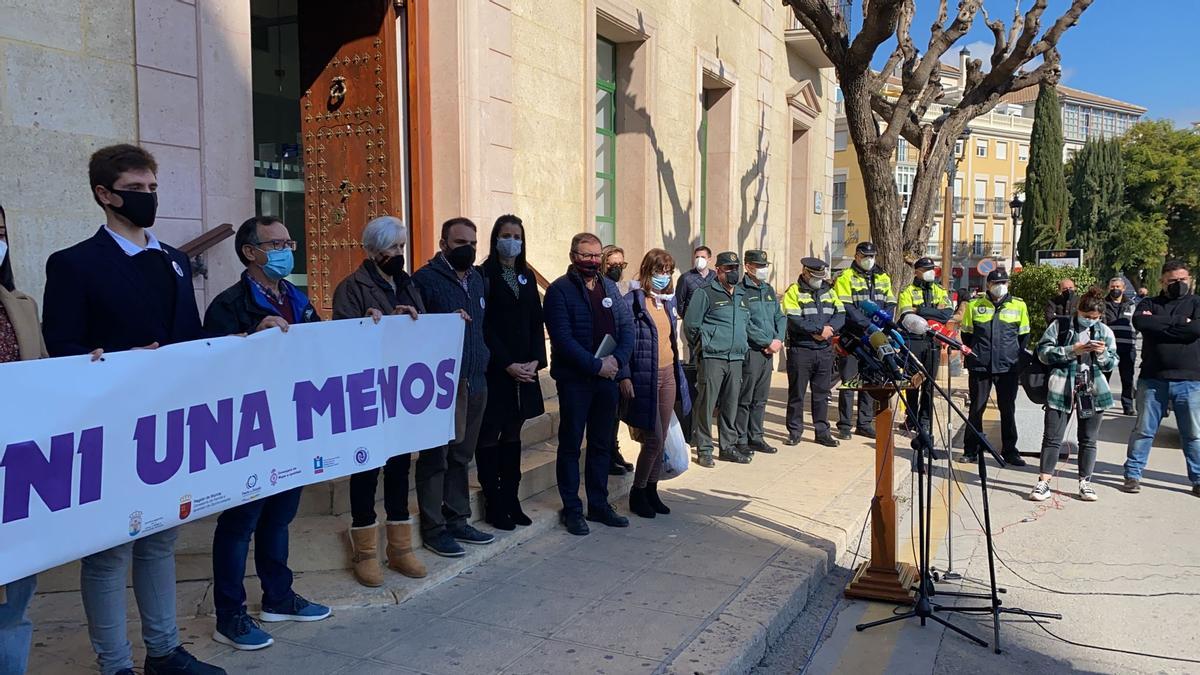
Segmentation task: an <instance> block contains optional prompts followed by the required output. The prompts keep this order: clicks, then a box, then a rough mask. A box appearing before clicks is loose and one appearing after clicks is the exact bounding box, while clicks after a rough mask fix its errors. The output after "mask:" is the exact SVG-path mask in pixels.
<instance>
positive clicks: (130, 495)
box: [0, 315, 463, 584]
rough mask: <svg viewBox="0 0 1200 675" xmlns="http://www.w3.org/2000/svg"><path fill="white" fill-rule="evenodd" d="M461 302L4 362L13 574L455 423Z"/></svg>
mask: <svg viewBox="0 0 1200 675" xmlns="http://www.w3.org/2000/svg"><path fill="white" fill-rule="evenodd" d="M462 343H463V322H462V319H460V318H459V317H457V316H455V315H423V316H421V318H420V319H418V320H417V321H413V320H412V319H409V318H408V317H387V318H385V319H384V320H383V321H382V322H380V323H379V324H378V325H376V324H374V323H373V322H371V321H370V320H369V319H364V320H347V321H331V322H325V323H316V324H307V325H298V326H293V327H292V328H291V330H289V331H288V332H287V333H281V332H280V331H278V330H271V331H267V332H264V333H259V334H256V335H252V336H250V337H244V338H243V337H224V338H218V339H213V340H201V341H196V342H190V343H185V344H178V345H172V346H169V347H164V348H162V349H158V350H155V351H129V352H121V353H116V354H107V355H105V357H104V359H103V360H102V361H97V362H95V363H93V362H91V361H90V358H89V357H87V356H75V357H67V358H58V359H48V360H43V361H25V362H18V363H10V364H5V365H3V366H0V542H2V543H0V584H4V583H7V582H10V581H14V580H16V579H20V578H22V577H24V576H27V575H29V574H33V573H35V572H40V571H42V570H45V569H49V568H51V567H54V566H56V565H60V564H63V563H66V562H69V561H71V560H75V559H78V558H80V557H83V556H85V555H88V554H91V553H95V552H97V551H102V550H105V549H107V548H110V547H112V546H115V545H117V544H120V543H122V542H126V541H130V540H132V539H136V538H138V537H142V536H145V535H148V534H151V533H154V532H157V531H160V530H163V529H165V528H171V527H176V526H178V525H180V524H181V523H184V522H187V521H189V520H195V519H196V518H202V517H204V516H207V515H210V514H213V513H217V512H219V511H223V510H225V509H227V508H230V507H232V506H237V505H238V504H242V503H244V502H248V501H253V500H255V499H261V498H263V497H267V496H269V495H272V494H275V493H277V492H282V491H284V490H289V489H292V488H296V487H299V486H302V485H308V484H310V483H318V482H321V481H326V480H330V479H333V478H337V477H339V476H345V475H348V474H352V473H356V472H358V471H362V470H365V469H369V468H374V467H378V466H382V465H383V463H384V462H386V461H387V459H388V458H389V457H391V456H394V455H399V454H404V453H409V452H415V451H418V450H423V449H425V448H431V447H436V446H439V445H442V444H445V443H446V442H447V441H449V440H450V439H452V438H453V436H454V397H455V394H456V390H457V382H458V370H459V362H460V360H461V354H462Z"/></svg>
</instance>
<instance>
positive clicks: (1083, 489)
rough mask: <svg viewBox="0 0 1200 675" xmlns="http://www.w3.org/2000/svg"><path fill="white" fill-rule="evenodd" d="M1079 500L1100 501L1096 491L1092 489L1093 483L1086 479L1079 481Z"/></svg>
mask: <svg viewBox="0 0 1200 675" xmlns="http://www.w3.org/2000/svg"><path fill="white" fill-rule="evenodd" d="M1079 498H1080V499H1082V500H1083V501H1085V502H1094V501H1096V500H1098V499H1100V496H1099V495H1097V494H1096V490H1095V489H1093V488H1092V483H1091V481H1089V480H1088V479H1086V478H1080V479H1079Z"/></svg>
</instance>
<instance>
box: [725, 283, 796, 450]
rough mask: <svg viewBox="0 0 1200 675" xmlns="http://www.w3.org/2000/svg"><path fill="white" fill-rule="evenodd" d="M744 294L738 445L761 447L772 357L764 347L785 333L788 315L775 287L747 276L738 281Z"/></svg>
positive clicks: (750, 447) (753, 448) (766, 347)
mask: <svg viewBox="0 0 1200 675" xmlns="http://www.w3.org/2000/svg"><path fill="white" fill-rule="evenodd" d="M738 285H739V286H741V287H742V292H743V293H745V294H746V306H747V307H748V308H749V310H750V326H749V329H748V331H747V336H748V340H749V346H750V350H749V351H748V352H746V360H745V361H743V362H742V390H741V393H740V394H739V396H738V411H737V421H736V422H735V425H736V426H737V444H738V445H740V446H748V447H749V449H750V450H755V449H757V448H760V447H762V446H763V443H764V441H763V434H764V430H763V419H764V418H765V417H766V414H767V398H768V397H770V395H771V370H772V365H773V356H772V355H771V354H768V353H767V352H766V350H767V349H768V348H769V347H770V346H771V343H772V342H774V341H775V340H779V341H780V342H783V339H784V337H786V336H787V317H785V316H784V315H783V310H781V309H780V308H779V298H778V296H776V295H775V289H773V288H771V285H770V284H768V283H767V282H765V281H760V282H757V283H755V282H754V281H752V280H751V279H750V277H749V276H746V278H744V279H742V281H741V282H740V283H739V284H738Z"/></svg>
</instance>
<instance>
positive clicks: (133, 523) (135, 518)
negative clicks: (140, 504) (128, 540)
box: [129, 511, 142, 537]
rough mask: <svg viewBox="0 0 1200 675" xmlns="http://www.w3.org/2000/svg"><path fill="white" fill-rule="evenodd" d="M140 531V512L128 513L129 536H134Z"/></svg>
mask: <svg viewBox="0 0 1200 675" xmlns="http://www.w3.org/2000/svg"><path fill="white" fill-rule="evenodd" d="M141 531H142V512H141V511H134V512H133V513H131V514H129V536H131V537H136V536H138V533H139V532H141Z"/></svg>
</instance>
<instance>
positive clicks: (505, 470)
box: [475, 413, 525, 509]
mask: <svg viewBox="0 0 1200 675" xmlns="http://www.w3.org/2000/svg"><path fill="white" fill-rule="evenodd" d="M523 426H525V420H523V419H520V418H519V417H517V418H514V419H504V418H501V417H500V416H498V415H496V414H489V413H484V416H483V425H482V426H481V427H480V429H479V442H478V444H477V445H476V446H475V473H476V475H478V476H479V487H480V488H482V489H483V497H484V499H485V500H486V506H487V507H488V508H489V509H495V508H496V507H499V506H502V505H507V506H506V507H505V508H507V507H511V506H512V501H513V500H515V499H516V498H517V490H518V488H519V487H520V485H521V427H523Z"/></svg>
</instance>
